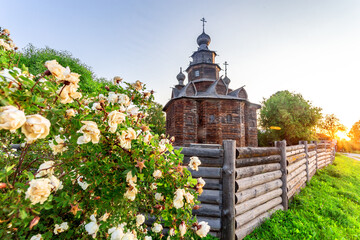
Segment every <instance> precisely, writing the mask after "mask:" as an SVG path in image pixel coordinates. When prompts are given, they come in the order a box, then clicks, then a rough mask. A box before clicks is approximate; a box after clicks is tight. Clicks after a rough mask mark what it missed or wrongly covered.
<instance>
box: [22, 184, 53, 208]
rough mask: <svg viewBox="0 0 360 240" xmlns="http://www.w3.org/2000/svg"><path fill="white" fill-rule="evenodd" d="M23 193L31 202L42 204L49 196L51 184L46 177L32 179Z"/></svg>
mask: <svg viewBox="0 0 360 240" xmlns="http://www.w3.org/2000/svg"><path fill="white" fill-rule="evenodd" d="M29 184H30V187H29V188H28V189H27V191H26V193H25V199H28V198H29V199H30V201H31V204H36V203H40V204H43V203H44V202H45V201H46V200H47V199H48V197H49V195H50V193H51V189H52V188H53V185H51V181H50V180H49V179H48V178H40V179H33V180H31V181H30V183H29Z"/></svg>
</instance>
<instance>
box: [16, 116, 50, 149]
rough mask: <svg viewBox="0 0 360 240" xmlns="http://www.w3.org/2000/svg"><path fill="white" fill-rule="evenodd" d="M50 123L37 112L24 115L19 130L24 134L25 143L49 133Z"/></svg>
mask: <svg viewBox="0 0 360 240" xmlns="http://www.w3.org/2000/svg"><path fill="white" fill-rule="evenodd" d="M50 125H51V124H50V121H49V120H47V119H46V118H44V117H43V116H41V115H39V114H35V115H29V116H26V122H25V123H24V125H23V126H22V127H21V132H22V133H24V134H25V137H26V141H27V143H33V142H35V141H36V139H41V138H45V137H46V136H47V135H48V134H49V132H50Z"/></svg>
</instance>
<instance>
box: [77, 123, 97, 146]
mask: <svg viewBox="0 0 360 240" xmlns="http://www.w3.org/2000/svg"><path fill="white" fill-rule="evenodd" d="M81 123H83V124H84V126H82V127H81V128H80V130H79V131H78V132H79V133H83V134H84V135H83V136H80V137H79V138H78V140H77V144H84V143H88V142H90V141H91V142H92V143H98V142H99V138H100V130H99V129H98V126H97V124H96V122H93V121H81Z"/></svg>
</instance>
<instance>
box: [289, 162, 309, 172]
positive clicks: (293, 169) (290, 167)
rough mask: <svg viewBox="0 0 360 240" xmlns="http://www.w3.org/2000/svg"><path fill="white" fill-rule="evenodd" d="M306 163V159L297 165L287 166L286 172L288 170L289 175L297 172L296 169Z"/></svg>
mask: <svg viewBox="0 0 360 240" xmlns="http://www.w3.org/2000/svg"><path fill="white" fill-rule="evenodd" d="M305 162H306V159H303V160H301V161H298V162H296V163H293V164H291V165H289V166H287V168H286V170H287V173H288V174H290V173H291V172H293V171H295V170H296V169H298V168H299V167H300V166H302V165H304V164H305Z"/></svg>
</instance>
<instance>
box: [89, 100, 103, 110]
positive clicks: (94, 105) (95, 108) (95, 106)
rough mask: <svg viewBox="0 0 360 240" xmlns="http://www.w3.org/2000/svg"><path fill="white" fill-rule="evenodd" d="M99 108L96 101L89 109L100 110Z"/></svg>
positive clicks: (99, 105)
mask: <svg viewBox="0 0 360 240" xmlns="http://www.w3.org/2000/svg"><path fill="white" fill-rule="evenodd" d="M101 108H102V107H101V104H100V103H98V102H96V103H94V104H93V105H92V107H91V110H93V111H96V110H101Z"/></svg>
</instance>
